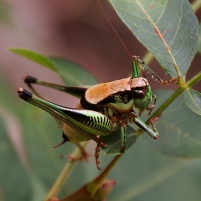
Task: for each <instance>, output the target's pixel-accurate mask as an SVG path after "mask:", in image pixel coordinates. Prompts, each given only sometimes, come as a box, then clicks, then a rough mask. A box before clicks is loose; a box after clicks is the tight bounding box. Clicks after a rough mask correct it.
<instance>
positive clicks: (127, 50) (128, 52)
mask: <svg viewBox="0 0 201 201" xmlns="http://www.w3.org/2000/svg"><path fill="white" fill-rule="evenodd" d="M97 3H98V5H99V6H100V8H101V10H102V12H103V14H104V15H105V17H106V19H107V21H108V22H109V25H110V26H111V28H112V30H113V31H114V33H115V35H116V37H117V38H118V39H119V41H120V42H121V45H122V46H123V48H124V49H125V50H126V52H127V54H128V55H129V56H130V57H131V58H132V59H133V55H132V54H131V53H130V51H129V49H128V48H127V47H126V45H125V44H124V42H123V41H122V39H121V37H120V36H119V34H118V33H117V31H116V29H115V28H114V26H113V24H112V22H111V21H110V19H109V17H108V16H107V14H106V12H105V10H104V8H103V6H102V5H101V3H100V1H99V0H97Z"/></svg>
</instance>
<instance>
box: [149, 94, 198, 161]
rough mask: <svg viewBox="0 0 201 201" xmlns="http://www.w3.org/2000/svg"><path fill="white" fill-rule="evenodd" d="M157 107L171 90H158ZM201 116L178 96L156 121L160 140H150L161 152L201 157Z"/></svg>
mask: <svg viewBox="0 0 201 201" xmlns="http://www.w3.org/2000/svg"><path fill="white" fill-rule="evenodd" d="M156 95H157V97H158V98H157V107H159V106H160V105H161V104H162V102H163V101H165V100H166V99H167V98H168V97H169V96H170V95H171V92H170V91H167V90H164V91H162V90H158V91H156ZM200 122H201V117H200V116H199V115H197V114H195V113H194V112H193V111H191V110H189V109H188V108H187V107H186V105H185V104H184V103H183V100H182V97H178V98H177V99H176V100H175V101H174V102H173V103H172V104H171V105H170V106H169V107H168V108H167V109H166V110H165V111H164V112H163V114H162V117H161V119H160V120H159V121H157V122H156V125H157V130H158V132H159V134H160V137H159V139H158V140H156V141H153V140H152V139H151V140H149V139H148V140H149V142H150V143H151V144H152V145H153V146H154V147H155V148H157V149H158V150H159V151H160V152H161V153H163V154H166V155H171V156H175V157H181V158H201V133H200V131H201V124H200Z"/></svg>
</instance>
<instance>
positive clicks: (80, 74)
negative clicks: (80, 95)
mask: <svg viewBox="0 0 201 201" xmlns="http://www.w3.org/2000/svg"><path fill="white" fill-rule="evenodd" d="M49 59H50V60H51V62H52V63H53V64H54V66H55V69H56V71H57V72H58V74H59V75H60V77H61V79H62V80H63V81H64V83H65V84H66V85H71V86H72V85H73V86H83V85H94V84H97V80H96V79H95V78H94V77H93V76H92V75H91V74H90V73H89V72H87V71H86V70H84V68H82V67H81V66H79V65H78V64H76V63H73V62H71V61H68V60H65V59H61V58H56V57H49Z"/></svg>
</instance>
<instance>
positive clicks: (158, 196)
mask: <svg viewBox="0 0 201 201" xmlns="http://www.w3.org/2000/svg"><path fill="white" fill-rule="evenodd" d="M111 2H112V5H113V6H114V8H115V9H116V12H117V14H118V15H119V16H120V17H121V19H122V21H123V22H125V24H126V25H127V26H128V27H129V29H130V30H131V31H132V32H133V34H134V35H135V36H136V37H137V38H138V39H139V40H140V41H141V42H142V43H143V44H144V46H146V47H147V49H148V50H149V51H151V52H152V53H153V54H154V55H155V57H156V59H157V60H158V61H159V63H161V65H162V67H163V68H164V69H165V71H166V72H167V73H168V74H170V75H171V76H177V75H179V76H182V77H181V78H180V80H179V83H178V89H177V90H176V91H174V92H173V91H169V90H157V91H155V92H154V94H156V95H157V97H158V99H157V110H156V111H155V112H154V113H153V115H152V116H157V115H159V114H161V113H162V114H163V115H162V118H161V119H160V120H159V121H158V122H157V123H156V125H157V129H158V131H159V133H160V138H159V140H157V141H154V140H153V139H151V138H150V137H149V136H147V135H145V136H144V137H141V136H140V135H141V134H142V133H143V132H142V131H141V130H140V129H139V128H138V127H136V126H135V127H134V128H133V127H129V143H130V144H129V148H130V149H129V151H128V152H126V153H125V154H124V155H123V157H122V158H121V156H120V155H118V156H115V157H114V159H113V160H112V161H111V162H109V160H111V157H112V156H108V155H107V156H103V157H101V167H102V168H103V171H101V173H100V175H99V176H98V177H97V178H95V179H93V178H94V177H95V175H97V174H98V173H99V172H98V171H97V170H96V167H95V162H94V158H93V157H92V159H91V160H90V163H89V164H86V163H78V166H75V163H68V162H66V161H65V160H61V159H60V158H59V156H60V155H63V154H66V153H70V152H71V150H72V148H73V145H72V144H71V143H67V144H66V145H65V146H62V147H60V148H58V149H53V148H52V146H53V145H55V144H57V142H59V141H60V139H61V129H57V128H56V127H57V124H56V122H55V121H54V120H53V119H52V118H51V117H50V116H49V115H48V114H46V113H45V112H43V111H41V110H40V109H36V108H35V107H33V106H32V105H29V104H25V103H24V104H23V105H21V106H20V107H16V103H17V104H18V102H17V101H13V100H16V97H15V96H13V94H11V93H9V92H10V88H9V86H8V84H6V83H7V81H6V80H4V78H3V76H2V75H0V76H1V77H0V82H1V84H0V91H1V96H0V130H1V135H0V137H1V140H0V145H1V146H0V158H1V170H0V178H1V180H0V187H1V192H0V200H32V201H34V200H36V201H38V200H42V199H43V198H44V197H46V198H45V200H48V198H50V197H56V196H58V197H66V196H67V195H69V194H71V193H73V192H75V193H74V194H73V195H72V197H71V200H73V199H74V197H76V196H77V195H79V196H80V197H81V198H80V200H83V199H85V200H86V199H87V200H94V199H95V198H96V199H98V200H102V199H103V198H104V197H105V196H106V195H107V194H108V193H110V191H111V190H112V189H113V187H114V182H113V181H105V178H106V177H107V175H108V174H109V173H110V178H112V179H115V180H116V181H117V182H118V185H116V186H115V188H114V189H113V191H112V193H110V194H109V196H108V200H127V201H129V200H152V199H153V200H163V201H166V200H182V201H183V200H199V199H200V197H201V192H200V179H199V177H200V174H201V171H200V168H199V167H200V165H201V162H200V160H191V161H190V162H189V161H183V160H181V159H180V158H186V159H188V158H198V159H200V157H201V154H200V153H201V150H200V149H201V146H200V144H201V143H200V142H201V135H200V130H201V125H200V120H201V117H200V116H199V115H200V114H201V112H200V108H201V106H200V105H201V96H200V93H199V92H197V91H195V90H192V89H191V87H192V86H193V85H194V84H195V83H197V82H198V81H199V80H200V79H201V73H198V74H197V75H196V76H194V77H193V78H191V79H190V80H189V81H188V82H186V80H185V75H186V72H187V70H188V68H189V67H190V63H191V61H192V59H193V58H194V55H195V53H196V51H197V47H198V35H197V34H198V33H197V30H198V26H197V19H196V17H195V15H194V13H193V11H192V9H191V6H190V4H189V3H188V1H187V0H177V1H167V0H166V1H154V4H152V5H150V2H149V1H145V0H144V1H141V3H139V1H134V0H131V1H120V0H114V1H113V0H111ZM178 21H179V22H180V23H178ZM178 24H179V25H178ZM162 33H163V34H164V35H163V34H162ZM10 50H11V51H12V52H14V53H16V54H18V55H21V56H23V57H25V58H28V59H30V60H32V61H34V62H37V63H39V64H41V65H43V66H45V67H48V68H49V69H51V70H53V71H55V72H57V73H58V74H59V75H60V76H61V78H62V80H63V81H64V83H65V84H66V85H93V84H95V83H97V81H96V79H95V78H93V76H91V75H90V74H89V73H88V72H86V71H85V70H84V69H83V68H82V67H80V66H79V65H77V64H74V63H72V62H69V61H66V60H63V59H59V58H52V57H46V56H44V55H42V54H39V53H36V52H32V51H30V50H25V49H17V48H15V49H14V48H13V49H10ZM136 53H137V52H136ZM3 86H4V87H3ZM182 93H183V94H184V95H183V99H184V102H185V104H186V105H187V106H188V107H189V108H191V110H189V108H188V107H186V105H185V104H184V103H183V100H182V98H181V97H180V96H179V95H181V94H182ZM15 102H16V103H15ZM142 118H143V119H144V120H145V121H146V120H147V123H148V121H149V119H150V118H151V117H150V118H149V119H147V118H148V117H147V113H144V115H143V117H142ZM132 126H133V125H132ZM135 131H136V132H135ZM116 136H117V135H115V138H116ZM138 136H140V138H138V140H137V143H136V139H137V137H138ZM14 137H17V139H18V140H17V141H16V140H14ZM108 137H109V139H107V142H108V147H107V148H106V150H105V152H109V154H113V153H114V152H115V150H116V146H115V145H116V144H115V143H118V142H119V139H118V138H117V139H114V138H111V137H112V136H108ZM16 142H17V143H16ZM134 144H135V146H134V147H132V148H131V146H132V145H134ZM149 145H151V146H149ZM151 147H154V149H155V150H157V151H158V153H157V152H154V151H153V149H152V148H151ZM91 152H92V153H91ZM91 152H90V154H91V155H93V153H94V149H92V150H91ZM77 153H78V151H77V150H75V151H74V152H73V154H74V155H76V154H77ZM160 153H163V154H165V155H168V156H174V158H171V157H165V156H164V155H162V154H160ZM120 158H121V160H119V159H120ZM117 161H118V163H117V164H116V162H117ZM108 163H109V165H108V166H107V164H108ZM115 165H116V166H115ZM114 166H115V168H114V169H113V167H114ZM72 169H73V173H72V174H71V175H70V176H69V173H70V172H71V170H72ZM111 170H112V172H111ZM58 175H60V177H58V178H57V176H58ZM197 175H199V176H197ZM173 176H174V177H173ZM66 178H68V180H67V181H66ZM55 180H56V182H55ZM90 180H91V182H89V181H90ZM18 183H19V185H18ZM53 184H54V186H53V188H52V185H53ZM159 184H160V185H159ZM101 185H102V186H101ZM82 186H83V187H82ZM100 186H101V187H102V188H99V187H100ZM61 187H62V189H61V191H60V188H61ZM81 187H82V188H81ZM79 188H80V190H78V191H76V190H77V189H79ZM48 191H49V193H47V192H48ZM58 193H59V195H58ZM63 200H69V199H68V198H65V199H63Z"/></svg>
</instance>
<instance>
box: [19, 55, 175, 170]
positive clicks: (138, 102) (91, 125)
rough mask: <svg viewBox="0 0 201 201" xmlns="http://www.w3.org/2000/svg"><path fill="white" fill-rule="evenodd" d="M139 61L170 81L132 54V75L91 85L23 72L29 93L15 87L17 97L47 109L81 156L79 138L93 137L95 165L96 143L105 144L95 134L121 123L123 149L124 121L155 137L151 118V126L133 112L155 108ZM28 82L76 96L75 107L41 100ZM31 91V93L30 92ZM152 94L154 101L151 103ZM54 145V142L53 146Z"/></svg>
mask: <svg viewBox="0 0 201 201" xmlns="http://www.w3.org/2000/svg"><path fill="white" fill-rule="evenodd" d="M139 64H141V66H142V67H143V68H145V69H146V70H147V71H148V72H149V73H150V74H151V75H152V76H153V77H155V79H156V80H157V81H158V82H160V83H163V84H167V83H171V82H174V80H173V81H172V80H171V81H169V82H163V81H162V80H161V79H160V78H159V77H158V76H157V75H156V74H155V73H154V72H153V71H152V70H151V69H149V68H148V67H147V66H146V65H145V63H144V62H143V61H142V60H141V59H140V58H139V57H134V60H133V62H132V66H133V69H132V77H129V78H124V79H120V80H115V81H111V82H106V83H100V84H97V85H94V86H91V87H75V86H61V85H56V84H52V83H48V82H45V81H42V80H39V79H37V78H34V77H31V76H26V77H25V79H24V82H25V83H26V84H27V85H28V86H29V88H30V89H31V90H32V92H33V93H31V92H29V91H26V90H25V89H23V88H19V89H18V94H19V97H20V98H22V99H23V100H25V101H27V102H29V103H31V104H33V105H35V106H37V107H39V108H41V109H43V110H45V111H47V112H48V113H50V114H51V115H53V116H54V117H55V118H56V119H57V120H59V121H60V122H61V124H62V128H63V135H62V137H63V141H62V142H61V143H60V144H59V145H58V146H60V145H62V144H64V143H65V142H67V141H70V142H72V143H75V144H76V145H78V146H79V148H80V149H81V152H82V153H83V156H82V158H83V159H85V157H86V156H87V155H86V154H85V152H84V150H83V149H82V148H81V146H80V145H79V143H80V142H83V141H87V140H90V139H92V140H94V141H95V142H96V143H97V147H96V150H95V158H96V165H97V168H98V169H100V168H99V166H98V165H99V163H100V161H99V152H100V147H105V146H107V145H106V143H104V142H103V141H102V140H101V139H100V138H99V136H106V135H112V134H113V133H114V131H115V130H117V128H118V127H119V126H120V127H121V139H122V143H121V147H119V149H120V152H121V153H124V151H125V147H126V142H127V132H126V131H127V129H126V128H127V124H128V123H129V122H131V123H135V124H136V125H138V127H139V128H141V129H143V130H144V131H145V132H146V133H148V134H149V135H150V136H151V137H152V138H154V139H158V137H159V134H158V132H157V131H156V127H155V125H154V121H155V120H156V119H157V117H156V118H154V119H151V121H150V123H151V125H152V129H151V128H150V127H149V126H147V125H146V124H145V123H144V122H143V121H142V120H141V119H139V117H138V115H137V114H136V112H135V110H134V109H135V108H136V109H138V110H139V115H141V113H142V112H143V111H145V110H149V114H150V113H151V111H152V110H153V108H155V103H156V96H155V95H152V91H151V86H150V85H149V82H148V80H147V79H146V78H144V77H140V69H141V68H139ZM32 84H39V85H43V86H47V87H51V88H55V89H58V90H60V91H63V92H66V93H69V94H71V95H73V96H76V97H78V98H80V103H79V104H78V106H77V107H76V108H69V107H63V106H60V105H57V104H54V103H51V102H49V101H46V100H44V99H43V98H41V97H40V96H39V95H35V94H37V92H36V91H35V90H34V88H33V86H32ZM34 93H35V94H34ZM152 98H154V99H155V100H154V103H153V104H152ZM55 147H57V146H55Z"/></svg>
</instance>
